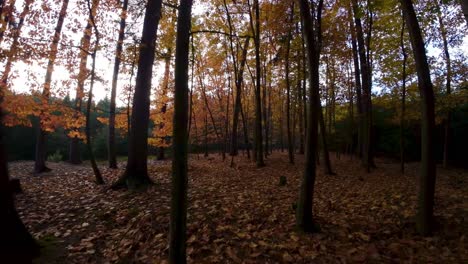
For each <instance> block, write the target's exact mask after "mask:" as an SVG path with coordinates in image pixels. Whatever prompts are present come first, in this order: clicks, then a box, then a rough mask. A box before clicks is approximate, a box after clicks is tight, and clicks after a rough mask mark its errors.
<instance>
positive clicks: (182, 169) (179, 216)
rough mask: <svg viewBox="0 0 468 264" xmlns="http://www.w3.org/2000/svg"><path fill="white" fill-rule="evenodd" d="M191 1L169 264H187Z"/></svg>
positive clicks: (185, 15)
mask: <svg viewBox="0 0 468 264" xmlns="http://www.w3.org/2000/svg"><path fill="white" fill-rule="evenodd" d="M191 11H192V0H181V1H180V5H179V16H178V19H177V39H176V62H175V92H174V130H173V153H174V157H173V160H172V193H171V194H172V201H171V224H170V239H169V263H171V264H184V263H186V262H187V259H186V238H187V234H186V229H187V203H188V201H187V185H188V180H187V150H188V149H187V139H188V138H187V122H188V67H189V60H188V55H189V36H190V27H191V23H190V21H191Z"/></svg>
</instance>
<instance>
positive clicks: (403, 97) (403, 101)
mask: <svg viewBox="0 0 468 264" xmlns="http://www.w3.org/2000/svg"><path fill="white" fill-rule="evenodd" d="M404 33H405V18H404V16H403V23H402V26H401V34H400V46H401V53H402V55H403V71H402V76H401V79H402V81H403V83H402V86H401V116H400V172H401V173H402V174H404V173H405V138H404V129H405V107H406V62H407V59H408V54H407V53H406V48H405V39H404Z"/></svg>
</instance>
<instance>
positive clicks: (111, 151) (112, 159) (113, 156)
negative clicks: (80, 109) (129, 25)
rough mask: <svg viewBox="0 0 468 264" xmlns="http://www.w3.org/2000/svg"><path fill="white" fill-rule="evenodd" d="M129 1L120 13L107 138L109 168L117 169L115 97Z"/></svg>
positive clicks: (126, 1) (124, 4)
mask: <svg viewBox="0 0 468 264" xmlns="http://www.w3.org/2000/svg"><path fill="white" fill-rule="evenodd" d="M127 8H128V0H124V1H123V4H122V10H121V12H120V28H119V37H118V39H117V46H116V48H115V58H114V71H113V73H112V88H111V97H110V107H109V131H108V137H107V158H108V161H109V168H111V169H117V153H116V149H115V97H116V95H117V81H118V77H119V68H120V61H121V60H120V57H121V56H122V49H123V41H124V39H125V27H126V19H127Z"/></svg>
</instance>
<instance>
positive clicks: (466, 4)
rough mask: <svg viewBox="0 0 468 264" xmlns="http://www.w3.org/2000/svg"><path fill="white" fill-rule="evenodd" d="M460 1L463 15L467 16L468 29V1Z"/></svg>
mask: <svg viewBox="0 0 468 264" xmlns="http://www.w3.org/2000/svg"><path fill="white" fill-rule="evenodd" d="M459 1H460V5H461V7H462V10H463V15H465V21H466V25H467V27H468V0H459Z"/></svg>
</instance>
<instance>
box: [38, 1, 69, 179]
mask: <svg viewBox="0 0 468 264" xmlns="http://www.w3.org/2000/svg"><path fill="white" fill-rule="evenodd" d="M68 1H69V0H63V2H62V7H61V9H60V13H59V16H58V20H57V26H56V27H55V31H54V36H53V39H52V43H51V45H50V51H49V62H48V64H47V71H46V76H45V81H44V88H43V90H42V96H41V102H40V103H41V105H42V106H45V105H48V104H49V97H50V85H51V82H52V73H53V72H54V64H55V59H56V58H57V52H58V44H59V41H60V35H61V33H62V26H63V22H64V20H65V16H66V15H67V8H68ZM47 114H48V113H45V112H44V111H41V113H40V116H39V124H38V128H37V134H36V159H35V162H34V173H35V174H39V173H42V172H47V171H50V169H49V168H48V167H47V166H46V152H47V132H46V131H45V130H44V129H43V127H42V126H43V122H45V121H46V120H44V115H47Z"/></svg>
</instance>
